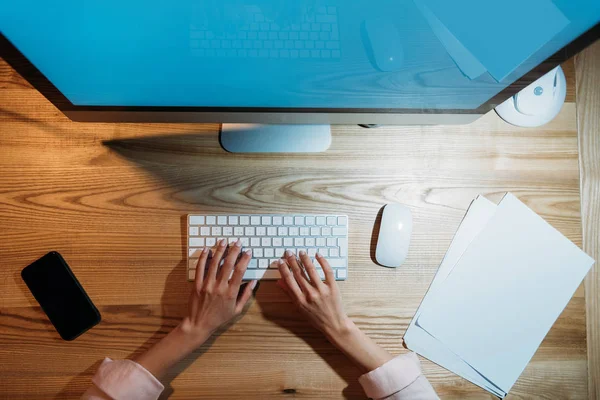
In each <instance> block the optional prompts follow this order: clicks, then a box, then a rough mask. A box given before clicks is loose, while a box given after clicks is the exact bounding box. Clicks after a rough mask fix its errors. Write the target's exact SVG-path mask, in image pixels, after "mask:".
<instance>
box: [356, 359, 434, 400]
mask: <svg viewBox="0 0 600 400" xmlns="http://www.w3.org/2000/svg"><path fill="white" fill-rule="evenodd" d="M358 381H359V382H360V384H361V385H362V387H363V389H364V390H365V393H366V394H367V396H368V397H370V398H372V399H376V400H379V399H389V400H409V399H410V400H413V399H438V396H437V395H436V394H435V391H434V390H433V387H432V386H431V384H430V383H429V381H428V380H427V378H425V376H424V375H423V373H422V372H421V363H420V362H419V358H418V357H417V355H416V354H415V353H408V354H403V355H401V356H398V357H396V358H393V359H392V360H390V361H388V362H387V363H385V364H383V365H382V366H381V367H379V368H377V369H375V370H373V371H371V372H368V373H366V374H364V375H362V376H361V377H360V378H358Z"/></svg>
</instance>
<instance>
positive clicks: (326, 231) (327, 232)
mask: <svg viewBox="0 0 600 400" xmlns="http://www.w3.org/2000/svg"><path fill="white" fill-rule="evenodd" d="M321 236H331V228H329V227H327V228H321Z"/></svg>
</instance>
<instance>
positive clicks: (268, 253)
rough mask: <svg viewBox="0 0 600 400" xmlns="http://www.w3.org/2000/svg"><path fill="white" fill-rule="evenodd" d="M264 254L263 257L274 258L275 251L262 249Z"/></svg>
mask: <svg viewBox="0 0 600 400" xmlns="http://www.w3.org/2000/svg"><path fill="white" fill-rule="evenodd" d="M264 253H265V257H275V250H274V249H271V248H269V249H264Z"/></svg>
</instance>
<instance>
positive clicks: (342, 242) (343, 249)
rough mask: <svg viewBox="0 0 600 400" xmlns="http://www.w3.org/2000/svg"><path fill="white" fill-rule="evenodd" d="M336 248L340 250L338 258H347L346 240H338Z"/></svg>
mask: <svg viewBox="0 0 600 400" xmlns="http://www.w3.org/2000/svg"><path fill="white" fill-rule="evenodd" d="M338 246H339V248H340V256H342V257H347V256H348V238H345V237H344V238H339V239H338Z"/></svg>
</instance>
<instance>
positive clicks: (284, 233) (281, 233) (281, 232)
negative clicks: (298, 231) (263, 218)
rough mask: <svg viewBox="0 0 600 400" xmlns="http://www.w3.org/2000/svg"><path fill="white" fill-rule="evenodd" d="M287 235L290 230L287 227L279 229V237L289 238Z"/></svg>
mask: <svg viewBox="0 0 600 400" xmlns="http://www.w3.org/2000/svg"><path fill="white" fill-rule="evenodd" d="M287 234H288V228H287V227H286V226H281V227H279V228H277V235H278V236H287Z"/></svg>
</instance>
